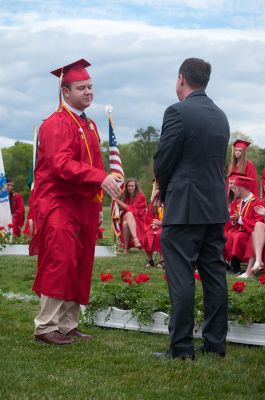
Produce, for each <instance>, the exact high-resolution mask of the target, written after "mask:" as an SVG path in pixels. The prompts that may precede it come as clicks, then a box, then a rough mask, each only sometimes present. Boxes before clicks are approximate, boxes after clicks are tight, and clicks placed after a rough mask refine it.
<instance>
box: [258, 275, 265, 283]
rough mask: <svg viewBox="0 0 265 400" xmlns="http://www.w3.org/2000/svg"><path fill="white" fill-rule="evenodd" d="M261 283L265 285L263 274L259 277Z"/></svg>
mask: <svg viewBox="0 0 265 400" xmlns="http://www.w3.org/2000/svg"><path fill="white" fill-rule="evenodd" d="M259 281H260V283H261V284H262V285H265V274H261V275H260V277H259Z"/></svg>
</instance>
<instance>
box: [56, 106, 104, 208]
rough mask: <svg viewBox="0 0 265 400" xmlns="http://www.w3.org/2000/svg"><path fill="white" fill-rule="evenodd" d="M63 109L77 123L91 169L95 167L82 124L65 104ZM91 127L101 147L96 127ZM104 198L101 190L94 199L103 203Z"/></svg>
mask: <svg viewBox="0 0 265 400" xmlns="http://www.w3.org/2000/svg"><path fill="white" fill-rule="evenodd" d="M63 108H64V109H65V111H67V112H68V114H69V115H70V117H72V118H73V120H74V121H75V122H76V124H77V126H78V127H79V132H80V134H81V138H82V139H83V140H84V141H85V145H86V149H87V154H88V159H89V163H90V165H91V167H93V162H92V157H91V153H90V150H89V146H88V143H87V139H86V136H85V133H84V131H83V129H82V127H81V125H80V123H79V122H78V120H77V119H76V118H75V116H74V114H73V113H72V111H71V110H69V109H68V108H67V107H66V105H65V104H63ZM91 126H92V130H93V132H94V135H95V136H96V139H97V143H98V146H99V145H100V144H99V137H98V135H97V133H96V131H95V129H94V126H93V124H92V123H90V124H89V127H90V128H91ZM103 197H104V194H103V191H102V190H100V193H98V194H97V195H96V196H95V198H94V199H95V201H96V202H97V203H102V201H103Z"/></svg>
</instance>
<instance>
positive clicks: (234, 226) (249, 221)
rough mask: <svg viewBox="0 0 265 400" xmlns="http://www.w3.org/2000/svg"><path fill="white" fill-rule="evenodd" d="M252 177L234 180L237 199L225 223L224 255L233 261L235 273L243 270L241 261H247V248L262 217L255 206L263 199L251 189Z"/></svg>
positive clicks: (227, 259) (232, 204)
mask: <svg viewBox="0 0 265 400" xmlns="http://www.w3.org/2000/svg"><path fill="white" fill-rule="evenodd" d="M251 185H252V179H251V178H248V177H246V176H240V177H236V179H235V181H234V186H233V190H234V194H235V200H234V201H233V202H232V203H231V210H230V221H229V222H228V223H227V224H226V225H225V237H226V243H225V248H224V257H225V260H226V261H231V269H232V271H233V272H234V273H238V272H240V271H241V268H240V262H242V261H246V256H245V253H246V248H247V244H248V241H249V238H250V236H251V233H252V232H253V230H254V227H255V224H256V222H258V221H261V220H262V217H261V216H260V215H259V214H258V213H257V212H256V211H255V207H256V206H258V205H260V204H261V203H262V201H261V200H260V199H259V198H258V197H255V196H254V195H253V193H252V192H251V191H250V187H251Z"/></svg>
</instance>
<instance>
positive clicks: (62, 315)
mask: <svg viewBox="0 0 265 400" xmlns="http://www.w3.org/2000/svg"><path fill="white" fill-rule="evenodd" d="M40 305H41V310H40V313H39V314H38V315H37V317H36V318H35V319H34V323H35V335H42V334H43V333H48V332H52V331H56V330H59V331H60V332H61V333H63V334H64V335H66V334H67V333H68V332H70V331H71V330H72V329H74V328H77V326H78V322H79V313H80V304H78V303H75V302H74V301H66V300H62V299H55V298H52V297H47V296H44V295H41V299H40Z"/></svg>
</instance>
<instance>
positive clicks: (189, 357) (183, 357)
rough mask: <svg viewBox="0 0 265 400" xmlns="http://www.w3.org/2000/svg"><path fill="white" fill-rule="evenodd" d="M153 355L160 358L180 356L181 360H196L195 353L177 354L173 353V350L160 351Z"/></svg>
mask: <svg viewBox="0 0 265 400" xmlns="http://www.w3.org/2000/svg"><path fill="white" fill-rule="evenodd" d="M153 356H155V357H156V358H160V359H166V360H169V359H173V358H180V359H181V360H183V361H185V360H192V361H193V360H194V359H195V355H194V354H176V355H174V356H173V355H172V353H171V351H170V350H169V351H165V352H163V353H159V352H155V353H153Z"/></svg>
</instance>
